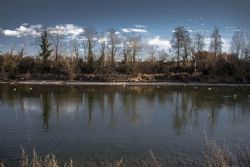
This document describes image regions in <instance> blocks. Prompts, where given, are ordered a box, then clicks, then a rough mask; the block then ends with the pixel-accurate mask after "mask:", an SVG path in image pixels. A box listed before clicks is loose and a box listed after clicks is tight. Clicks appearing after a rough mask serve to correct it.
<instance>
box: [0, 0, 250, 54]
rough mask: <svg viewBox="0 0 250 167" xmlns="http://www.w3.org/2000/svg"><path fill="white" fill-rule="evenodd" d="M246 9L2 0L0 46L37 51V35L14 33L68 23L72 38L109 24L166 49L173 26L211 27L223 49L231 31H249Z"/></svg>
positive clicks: (106, 0) (195, 2)
mask: <svg viewBox="0 0 250 167" xmlns="http://www.w3.org/2000/svg"><path fill="white" fill-rule="evenodd" d="M48 4H49V5H48ZM182 4H185V5H182ZM249 7H250V2H249V1H248V0H237V1H236V0H220V1H217V0H209V1H201V0H191V1H188V2H187V1H185V0H155V1H152V0H137V1H134V0H126V1H122V0H103V1H102V3H100V1H98V0H91V1H90V0H73V1H68V0H53V1H50V0H36V1H33V0H24V1H19V0H2V1H1V6H0V20H1V23H0V28H1V29H2V33H1V35H0V49H1V50H5V49H8V50H10V48H14V49H18V48H19V47H20V43H22V44H23V45H29V46H31V47H27V48H29V49H32V50H33V51H37V45H36V44H37V40H36V39H30V38H27V36H26V37H24V38H16V37H17V36H20V33H24V32H26V33H27V31H29V33H28V34H32V35H34V36H36V33H35V32H34V29H35V28H36V27H39V25H43V26H46V27H56V25H65V24H68V25H69V24H72V26H68V25H65V26H63V28H64V29H66V30H67V34H69V32H71V35H73V36H75V35H76V34H77V33H79V32H82V30H81V28H83V29H84V28H85V27H87V26H94V27H96V28H97V30H98V31H99V32H102V31H106V30H107V29H108V28H110V27H114V28H115V29H117V30H118V31H120V32H128V31H129V30H131V31H135V32H138V33H139V34H140V35H142V36H143V39H144V41H145V42H150V41H151V42H152V40H155V41H157V39H159V40H158V41H157V45H159V47H163V48H164V47H169V40H170V39H171V36H172V30H173V29H174V28H175V27H176V26H179V25H181V26H185V27H186V28H187V29H188V30H189V32H190V33H191V34H192V33H193V32H197V31H201V32H204V33H205V34H206V37H207V38H208V37H209V36H210V33H211V31H212V29H213V27H214V26H219V27H220V30H221V34H222V37H223V40H224V50H228V48H229V43H230V39H231V37H232V33H233V32H234V31H235V30H236V29H238V28H241V29H242V30H244V31H249V29H250V23H249V15H250V13H249ZM55 9H56V10H55ZM32 25H33V26H32ZM34 25H36V26H34ZM4 30H10V31H4ZM4 34H5V35H4ZM7 34H9V36H7ZM10 35H11V36H12V37H10ZM157 37H158V38H157Z"/></svg>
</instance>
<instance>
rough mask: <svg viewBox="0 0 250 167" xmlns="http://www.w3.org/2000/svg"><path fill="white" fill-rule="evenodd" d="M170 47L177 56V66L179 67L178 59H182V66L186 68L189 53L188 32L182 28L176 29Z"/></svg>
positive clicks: (189, 41) (189, 39) (189, 40)
mask: <svg viewBox="0 0 250 167" xmlns="http://www.w3.org/2000/svg"><path fill="white" fill-rule="evenodd" d="M171 45H172V48H173V49H174V50H175V51H176V54H177V66H179V61H180V57H182V59H183V62H184V66H185V67H186V66H187V63H188V57H189V55H190V51H191V38H190V36H189V32H188V31H187V30H186V29H185V28H184V27H176V28H175V30H174V34H173V37H172V40H171Z"/></svg>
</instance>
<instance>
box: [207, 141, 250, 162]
mask: <svg viewBox="0 0 250 167" xmlns="http://www.w3.org/2000/svg"><path fill="white" fill-rule="evenodd" d="M234 150H235V151H233V152H232V151H231V150H230V148H229V147H228V146H225V145H222V146H221V145H219V144H217V142H216V141H215V140H211V141H207V140H206V145H205V151H204V155H205V160H206V166H207V167H250V155H249V151H248V149H247V148H242V147H241V146H239V145H238V146H236V148H235V149H234Z"/></svg>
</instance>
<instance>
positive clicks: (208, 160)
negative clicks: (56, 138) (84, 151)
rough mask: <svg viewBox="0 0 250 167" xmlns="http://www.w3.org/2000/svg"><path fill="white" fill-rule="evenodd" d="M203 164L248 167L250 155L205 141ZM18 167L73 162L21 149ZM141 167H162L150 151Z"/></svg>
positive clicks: (113, 166)
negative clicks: (27, 152)
mask: <svg viewBox="0 0 250 167" xmlns="http://www.w3.org/2000/svg"><path fill="white" fill-rule="evenodd" d="M204 157H205V162H204V163H205V164H204V166H207V167H250V154H249V152H248V149H247V148H242V147H240V146H237V147H236V148H235V151H234V152H232V151H230V149H229V147H227V146H225V145H223V146H221V145H219V144H217V142H216V141H215V140H210V141H208V140H207V139H206V141H205V149H204ZM17 166H18V167H74V166H75V165H74V164H73V161H72V160H70V161H69V162H67V163H66V162H65V163H64V164H63V165H59V163H58V161H57V159H56V156H55V155H54V154H48V155H46V156H45V157H43V158H42V157H39V156H38V155H37V153H36V151H35V150H34V151H33V155H32V157H31V159H29V158H28V156H27V154H26V153H25V151H24V150H23V149H22V153H21V158H20V162H19V164H18V165H17ZM104 166H105V165H104ZM123 166H126V165H125V164H124V162H123V158H121V159H120V160H117V161H114V162H112V163H108V164H107V165H106V166H105V167H123ZM141 166H142V167H143V166H147V167H163V166H162V164H161V163H160V161H159V160H158V158H157V157H156V156H155V154H154V153H153V151H152V150H151V149H150V160H149V161H147V163H146V164H141ZM0 167H10V165H6V164H4V163H3V162H0Z"/></svg>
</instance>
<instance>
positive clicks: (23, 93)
mask: <svg viewBox="0 0 250 167" xmlns="http://www.w3.org/2000/svg"><path fill="white" fill-rule="evenodd" d="M248 95H250V88H249V87H212V89H211V90H209V89H208V87H194V86H192V87H164V86H160V87H159V86H140V87H136V86H126V87H123V86H43V85H33V86H32V85H25V86H20V85H19V86H18V85H0V160H4V161H6V162H17V161H18V159H19V157H20V152H21V149H20V147H22V148H24V149H25V150H26V151H27V152H28V153H29V154H31V152H32V150H33V148H35V149H36V151H37V152H38V154H39V155H45V154H48V153H54V154H56V155H57V158H58V159H59V161H60V162H61V163H62V162H64V161H67V160H69V159H70V158H72V159H73V161H74V162H75V164H77V165H79V166H80V165H81V166H84V165H85V166H90V164H91V165H93V166H102V164H103V162H112V161H114V160H119V159H121V158H123V159H124V163H125V165H126V166H142V164H147V161H148V160H150V149H151V150H152V151H153V152H154V154H155V156H156V157H157V158H158V159H159V160H160V161H161V163H162V165H167V164H170V165H175V166H201V165H202V164H203V162H204V156H203V149H204V132H206V134H207V136H208V137H209V138H213V137H214V138H216V140H217V141H218V142H220V143H226V144H228V145H229V146H234V145H236V144H238V143H244V145H249V144H250V97H249V96H248Z"/></svg>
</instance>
